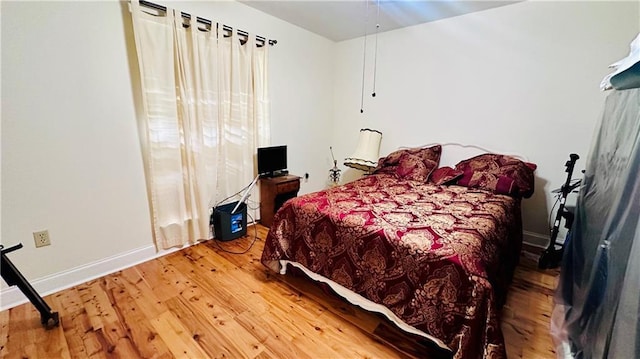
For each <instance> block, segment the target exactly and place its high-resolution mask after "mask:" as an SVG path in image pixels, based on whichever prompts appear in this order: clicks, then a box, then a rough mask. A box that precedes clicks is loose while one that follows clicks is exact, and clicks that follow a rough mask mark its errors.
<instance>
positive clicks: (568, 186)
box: [538, 153, 581, 269]
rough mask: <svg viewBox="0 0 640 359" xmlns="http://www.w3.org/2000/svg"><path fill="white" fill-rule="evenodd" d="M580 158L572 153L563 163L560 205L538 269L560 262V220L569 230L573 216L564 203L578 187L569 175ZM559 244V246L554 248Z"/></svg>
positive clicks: (553, 265)
mask: <svg viewBox="0 0 640 359" xmlns="http://www.w3.org/2000/svg"><path fill="white" fill-rule="evenodd" d="M579 158H580V156H578V155H576V154H575V153H572V154H570V155H569V160H568V161H567V163H565V166H566V167H567V169H566V170H565V172H567V180H566V181H565V183H564V184H563V185H562V187H560V189H559V192H560V205H559V206H558V211H557V212H556V219H555V221H553V228H552V229H551V240H550V241H549V246H548V247H547V249H545V250H544V252H542V255H541V256H540V259H539V260H538V268H540V269H549V268H556V267H558V266H560V262H562V253H563V252H564V243H558V242H557V239H558V232H559V231H560V222H561V221H562V219H563V218H564V220H565V223H564V226H565V228H567V229H569V230H571V226H572V225H573V217H574V214H573V212H572V211H571V210H569V209H567V208H566V206H565V203H566V201H567V196H568V195H569V193H571V192H572V191H573V190H574V189H576V188H578V187H580V182H581V181H577V182H575V183H573V184H572V183H571V176H572V175H573V168H574V166H575V164H576V161H577V160H578V159H579ZM557 246H559V248H556V247H557Z"/></svg>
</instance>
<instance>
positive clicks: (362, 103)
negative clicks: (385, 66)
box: [360, 0, 369, 113]
mask: <svg viewBox="0 0 640 359" xmlns="http://www.w3.org/2000/svg"><path fill="white" fill-rule="evenodd" d="M365 3H366V4H367V6H366V7H365V16H364V51H363V54H362V89H361V92H360V113H364V73H365V65H366V63H367V22H368V21H367V20H368V19H369V0H365Z"/></svg>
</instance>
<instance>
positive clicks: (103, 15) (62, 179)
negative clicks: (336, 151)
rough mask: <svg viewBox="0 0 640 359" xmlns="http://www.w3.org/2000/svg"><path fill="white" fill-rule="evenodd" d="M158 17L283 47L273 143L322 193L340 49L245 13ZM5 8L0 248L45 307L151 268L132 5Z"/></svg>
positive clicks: (230, 9) (278, 54)
mask: <svg viewBox="0 0 640 359" xmlns="http://www.w3.org/2000/svg"><path fill="white" fill-rule="evenodd" d="M161 3H162V2H161ZM163 4H166V5H169V6H172V5H175V6H176V7H179V8H180V9H182V10H185V11H188V12H192V13H194V14H196V15H198V16H202V17H205V18H209V19H213V20H219V21H221V22H224V23H226V24H229V25H232V26H236V27H238V28H240V29H243V30H246V31H249V32H256V33H259V34H261V35H265V36H267V37H269V38H275V39H277V40H278V44H277V45H276V46H274V47H272V48H270V51H271V55H270V80H271V87H270V91H271V98H272V109H271V115H272V116H271V117H272V127H273V130H272V133H273V136H272V139H273V143H274V144H279V143H284V144H288V145H289V165H290V166H289V167H290V170H291V172H292V173H294V174H304V173H305V172H306V173H309V174H310V178H309V180H308V182H303V185H302V189H301V191H302V192H309V191H313V190H316V189H319V188H321V187H322V186H323V185H324V181H325V179H326V176H327V170H328V169H329V165H328V160H327V157H328V146H329V140H328V139H329V137H330V134H331V128H330V126H331V121H330V118H331V116H332V106H331V101H332V98H331V95H330V94H331V85H332V80H331V76H332V72H331V70H332V68H331V61H330V59H331V49H332V48H333V46H334V44H333V43H332V42H331V41H329V40H327V39H324V38H322V37H319V36H317V35H314V34H311V33H309V32H308V31H306V30H302V29H300V28H298V27H295V26H293V25H291V24H288V23H286V22H283V21H281V20H278V19H275V18H273V17H271V16H268V15H266V14H264V13H261V12H258V11H256V10H254V9H252V8H249V7H247V6H245V5H242V4H240V3H237V2H229V1H222V2H220V1H216V2H198V1H194V2H183V1H181V2H177V3H175V4H172V3H169V2H165V3H163ZM0 6H1V7H2V8H1V15H2V19H1V21H2V28H1V29H2V74H1V75H2V76H1V79H2V192H1V199H2V206H1V216H2V217H1V222H2V227H1V231H2V232H1V237H0V238H1V240H2V244H3V245H5V246H11V245H13V244H17V243H18V242H22V243H23V245H24V248H23V249H21V250H18V251H16V252H13V253H11V254H10V255H9V257H10V258H11V260H12V261H13V262H14V264H16V266H17V267H18V268H19V269H20V270H21V272H22V273H23V274H24V275H25V277H26V278H27V279H28V280H30V281H31V282H32V283H33V284H34V287H35V288H36V289H37V290H39V291H40V292H41V293H46V292H51V291H53V290H57V289H60V288H61V287H64V286H68V285H71V284H74V283H75V282H82V281H84V280H86V279H88V278H90V277H92V276H97V275H101V274H104V272H105V271H111V270H114V269H115V268H117V267H118V266H126V265H130V264H133V263H134V262H135V261H139V260H144V259H146V258H149V257H150V256H152V255H155V248H154V246H153V242H152V236H151V223H150V219H149V206H148V202H147V194H146V188H145V182H144V172H143V165H142V159H141V153H140V146H139V141H138V133H137V125H136V113H137V111H139V106H136V101H135V99H137V98H139V95H138V93H137V91H138V90H137V88H138V87H137V86H138V83H139V75H138V74H137V67H136V66H137V63H136V61H137V60H136V58H135V48H134V47H133V46H134V43H133V37H132V33H131V24H130V13H129V12H128V5H127V4H126V3H125V2H122V3H120V2H117V1H101V2H78V1H67V2H46V1H45V2H10V1H2V2H1V3H0ZM309 84H312V86H309ZM325 148H327V151H324V149H325ZM325 152H326V153H325ZM43 229H48V230H49V232H50V235H51V241H52V245H51V246H48V247H43V248H38V249H36V248H35V246H34V242H33V238H32V232H34V231H39V230H43ZM2 288H3V291H2V293H1V294H2V306H3V307H5V306H7V305H11V304H12V303H11V302H12V301H13V300H14V299H15V298H18V299H23V298H24V297H22V296H21V295H20V293H19V292H18V293H17V294H16V292H17V290H15V287H13V288H11V290H7V288H6V285H4V283H3V286H2Z"/></svg>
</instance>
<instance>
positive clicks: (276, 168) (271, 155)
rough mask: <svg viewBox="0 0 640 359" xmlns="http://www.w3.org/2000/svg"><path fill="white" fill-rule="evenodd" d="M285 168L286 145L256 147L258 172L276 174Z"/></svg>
mask: <svg viewBox="0 0 640 359" xmlns="http://www.w3.org/2000/svg"><path fill="white" fill-rule="evenodd" d="M285 169H287V146H286V145H283V146H271V147H258V173H259V174H260V175H261V176H263V175H264V176H277V175H279V174H281V173H282V170H285Z"/></svg>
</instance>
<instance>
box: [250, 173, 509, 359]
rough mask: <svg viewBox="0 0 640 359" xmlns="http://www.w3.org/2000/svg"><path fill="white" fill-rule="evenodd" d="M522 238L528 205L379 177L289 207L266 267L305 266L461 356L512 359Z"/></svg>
mask: <svg viewBox="0 0 640 359" xmlns="http://www.w3.org/2000/svg"><path fill="white" fill-rule="evenodd" d="M521 241H522V228H521V219H520V200H519V199H516V198H512V197H509V196H506V195H499V194H493V193H491V192H488V191H484V190H478V189H469V188H466V187H461V186H436V185H432V184H428V183H422V182H417V181H411V180H406V181H401V180H398V179H396V178H395V177H394V176H392V175H387V174H377V175H372V176H367V177H364V178H361V179H359V180H356V181H354V182H351V183H348V184H346V185H344V186H340V187H336V188H333V189H329V190H325V191H320V192H315V193H310V194H307V195H304V196H300V197H297V198H294V199H291V200H289V201H288V202H287V203H285V204H284V206H283V207H282V208H281V209H280V210H279V211H278V213H277V214H276V216H275V218H274V223H273V225H272V227H271V229H270V231H269V234H268V236H267V239H266V243H265V247H264V252H263V254H262V263H263V264H264V265H266V266H267V267H269V268H272V269H273V270H279V268H280V262H279V260H281V259H284V260H289V261H293V262H298V263H300V264H301V265H303V266H304V267H306V268H307V269H309V270H310V271H312V272H315V273H317V274H320V275H322V276H324V277H326V278H329V279H331V280H333V281H334V282H337V283H338V284H341V285H342V286H344V287H347V288H349V289H351V290H353V291H354V292H355V293H358V294H359V295H361V296H363V297H365V298H367V299H369V300H371V301H373V302H375V303H378V304H382V305H384V306H385V307H387V308H388V309H390V310H391V311H392V312H393V313H394V314H395V315H396V316H398V317H399V318H401V319H402V321H404V322H405V323H407V324H409V325H410V326H413V327H415V328H417V329H418V330H420V331H422V332H424V333H427V334H428V335H430V336H433V337H435V338H438V339H439V340H440V341H441V342H443V343H445V344H446V346H447V347H448V348H449V349H450V350H451V351H452V352H453V356H454V358H503V357H506V354H505V348H504V341H503V337H502V332H501V329H500V324H499V308H500V306H501V305H502V303H503V301H504V298H505V294H506V288H507V285H508V283H509V282H510V280H511V276H512V273H513V269H514V267H515V265H516V263H517V260H518V256H519V251H520V246H521Z"/></svg>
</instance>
